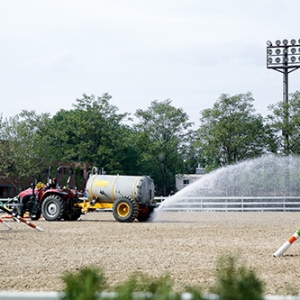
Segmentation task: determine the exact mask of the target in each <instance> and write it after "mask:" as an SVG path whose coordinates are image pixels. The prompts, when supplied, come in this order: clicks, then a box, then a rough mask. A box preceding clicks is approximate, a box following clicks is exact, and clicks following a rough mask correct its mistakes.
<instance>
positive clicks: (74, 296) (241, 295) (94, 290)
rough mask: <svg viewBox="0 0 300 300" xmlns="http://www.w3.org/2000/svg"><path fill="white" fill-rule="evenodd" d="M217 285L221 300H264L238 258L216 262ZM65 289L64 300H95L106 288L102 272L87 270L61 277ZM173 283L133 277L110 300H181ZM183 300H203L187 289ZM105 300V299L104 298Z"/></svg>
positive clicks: (214, 288)
mask: <svg viewBox="0 0 300 300" xmlns="http://www.w3.org/2000/svg"><path fill="white" fill-rule="evenodd" d="M215 277H216V282H215V284H214V285H213V286H212V287H211V292H212V293H214V294H216V295H218V296H219V300H263V296H262V293H263V283H262V282H261V281H260V280H259V279H258V278H257V277H256V275H255V273H254V271H253V270H249V269H247V268H246V266H245V265H241V266H239V267H238V266H237V258H235V257H232V256H221V257H220V258H219V260H218V262H217V271H216V275H215ZM62 278H63V281H64V283H65V284H66V287H65V289H64V291H63V292H64V296H62V298H61V299H62V300H96V299H100V293H101V292H103V291H104V290H105V289H106V288H108V287H107V284H106V279H105V276H104V273H103V272H102V270H101V269H97V268H89V267H85V268H83V269H81V270H79V271H78V272H77V273H76V274H72V273H70V272H67V273H65V275H64V276H63V277H62ZM172 286H173V282H172V280H171V278H170V276H169V275H164V276H161V277H159V278H152V277H149V276H146V275H145V274H142V273H134V274H133V275H131V276H130V277H129V278H128V279H127V280H125V281H124V282H123V283H120V284H118V285H116V286H115V287H113V288H110V290H113V293H115V294H114V295H113V294H110V295H108V296H107V299H110V300H112V299H114V300H115V299H117V300H131V299H132V298H133V295H134V299H135V300H139V299H147V300H179V299H183V298H182V294H180V293H175V292H174V291H173V290H172ZM186 292H187V293H188V294H185V295H184V296H185V297H184V298H185V299H189V300H202V299H204V298H203V296H202V295H201V289H200V287H197V286H196V287H187V288H186ZM101 299H104V298H101Z"/></svg>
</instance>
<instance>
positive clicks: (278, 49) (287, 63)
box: [267, 39, 300, 155]
mask: <svg viewBox="0 0 300 300" xmlns="http://www.w3.org/2000/svg"><path fill="white" fill-rule="evenodd" d="M267 68H268V69H273V70H275V71H278V72H280V73H283V102H284V103H285V106H284V126H283V129H282V135H283V137H284V153H285V155H289V154H290V143H289V132H288V124H289V108H288V103H289V82H288V74H289V73H291V72H293V71H295V70H297V69H299V68H300V39H299V40H298V44H297V42H296V40H294V39H293V40H291V42H290V43H289V42H288V40H286V39H285V40H283V41H282V42H281V41H279V40H277V41H276V42H275V45H274V46H273V45H272V42H271V41H267ZM284 129H286V130H284Z"/></svg>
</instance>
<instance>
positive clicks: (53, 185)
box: [47, 178, 57, 189]
mask: <svg viewBox="0 0 300 300" xmlns="http://www.w3.org/2000/svg"><path fill="white" fill-rule="evenodd" d="M56 185H57V179H56V178H53V179H52V182H51V183H48V184H47V188H48V189H55V188H56Z"/></svg>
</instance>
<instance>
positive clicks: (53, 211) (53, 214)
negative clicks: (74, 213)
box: [42, 195, 66, 221]
mask: <svg viewBox="0 0 300 300" xmlns="http://www.w3.org/2000/svg"><path fill="white" fill-rule="evenodd" d="M65 206H66V205H65V201H64V200H63V199H61V198H60V197H59V196H57V195H50V196H48V197H47V198H46V199H45V200H44V201H43V204H42V214H43V217H44V218H45V219H46V220H47V221H59V220H60V219H62V217H63V215H64V213H65V210H66V207H65Z"/></svg>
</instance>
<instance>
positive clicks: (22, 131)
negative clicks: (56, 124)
mask: <svg viewBox="0 0 300 300" xmlns="http://www.w3.org/2000/svg"><path fill="white" fill-rule="evenodd" d="M48 121H49V114H41V115H38V114H36V112H34V111H26V110H23V111H22V112H21V113H20V114H18V115H16V116H14V117H10V118H8V119H6V120H2V119H1V124H0V139H1V146H0V161H1V163H0V174H1V177H2V178H5V179H7V180H9V181H10V182H11V184H12V185H13V186H14V187H16V188H17V189H19V190H20V188H21V187H22V186H23V185H24V184H25V181H27V180H28V178H30V177H32V178H37V177H38V175H39V174H41V171H43V170H44V169H45V168H47V166H48V163H49V159H51V157H50V153H49V152H47V151H46V149H45V144H44V140H43V136H42V135H41V134H40V133H41V132H43V131H44V128H45V126H46V124H47V122H48Z"/></svg>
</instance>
